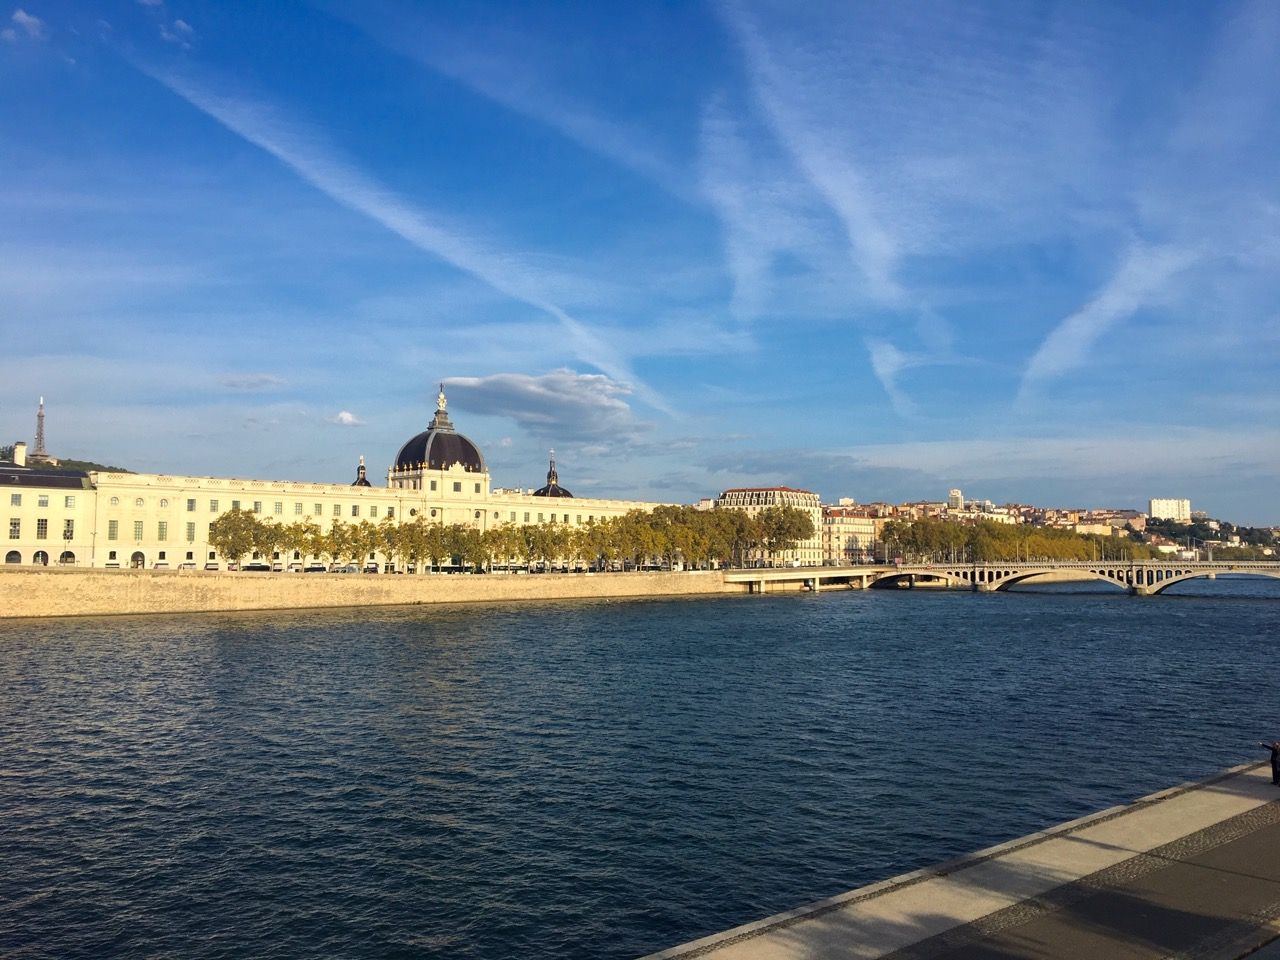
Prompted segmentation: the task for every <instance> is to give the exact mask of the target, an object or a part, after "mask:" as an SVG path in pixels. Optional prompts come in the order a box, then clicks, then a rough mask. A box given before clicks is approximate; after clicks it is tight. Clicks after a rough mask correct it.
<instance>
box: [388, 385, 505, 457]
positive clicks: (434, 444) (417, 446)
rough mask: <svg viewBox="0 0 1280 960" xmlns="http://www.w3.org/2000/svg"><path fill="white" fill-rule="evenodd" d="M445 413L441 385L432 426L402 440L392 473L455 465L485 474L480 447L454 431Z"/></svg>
mask: <svg viewBox="0 0 1280 960" xmlns="http://www.w3.org/2000/svg"><path fill="white" fill-rule="evenodd" d="M445 410H446V401H445V396H444V386H443V385H441V387H440V393H439V395H438V396H437V397H436V415H435V419H434V420H432V421H431V426H430V427H429V428H428V429H426V430H424V431H423V432H422V433H420V434H418V435H417V436H415V437H410V438H409V439H408V440H406V441H405V443H404V446H402V447H401V448H400V452H399V453H398V454H396V462H395V466H394V467H393V468H392V469H393V470H447V469H449V468H450V467H452V466H454V465H455V464H458V465H461V466H462V468H463V469H464V470H467V471H468V472H471V473H484V472H485V466H484V457H483V456H482V455H481V454H480V448H479V447H477V446H476V445H475V444H474V443H472V442H471V440H469V439H468V438H467V437H464V436H463V435H462V434H460V433H458V432H457V431H456V430H454V429H453V422H452V421H450V419H449V416H448V414H447V413H446V412H445Z"/></svg>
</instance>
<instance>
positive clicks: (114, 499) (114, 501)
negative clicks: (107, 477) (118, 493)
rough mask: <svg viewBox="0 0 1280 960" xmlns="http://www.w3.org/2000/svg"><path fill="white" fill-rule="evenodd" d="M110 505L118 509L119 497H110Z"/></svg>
mask: <svg viewBox="0 0 1280 960" xmlns="http://www.w3.org/2000/svg"><path fill="white" fill-rule="evenodd" d="M111 505H112V506H113V507H118V506H120V498H119V497H112V498H111Z"/></svg>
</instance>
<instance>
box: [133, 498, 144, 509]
mask: <svg viewBox="0 0 1280 960" xmlns="http://www.w3.org/2000/svg"><path fill="white" fill-rule="evenodd" d="M133 505H134V506H135V507H140V506H142V498H141V497H139V498H138V499H137V500H135V501H133Z"/></svg>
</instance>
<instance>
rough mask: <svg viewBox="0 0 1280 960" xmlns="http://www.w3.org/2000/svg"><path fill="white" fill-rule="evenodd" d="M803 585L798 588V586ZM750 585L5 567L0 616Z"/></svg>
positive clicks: (629, 578)
mask: <svg viewBox="0 0 1280 960" xmlns="http://www.w3.org/2000/svg"><path fill="white" fill-rule="evenodd" d="M795 589H799V587H798V586H797V587H796V588H795ZM744 592H746V588H745V587H743V586H741V585H738V584H727V583H725V581H724V576H723V575H722V574H721V573H720V572H719V571H698V572H682V573H602V574H537V575H519V576H516V575H503V574H488V575H483V576H466V575H445V574H427V575H418V576H395V575H386V574H378V575H373V574H307V573H300V574H292V573H274V574H273V573H247V572H245V573H212V572H209V573H205V572H203V571H191V570H74V569H71V570H66V569H53V568H36V569H31V568H20V569H8V570H6V569H3V568H0V618H3V617H67V616H103V615H110V614H139V613H212V612H226V611H235V610H293V609H307V608H324V607H362V606H395V605H409V604H436V603H494V602H502V601H511V600H575V599H597V600H598V599H610V598H619V599H621V598H635V597H686V596H706V595H714V594H737V593H744Z"/></svg>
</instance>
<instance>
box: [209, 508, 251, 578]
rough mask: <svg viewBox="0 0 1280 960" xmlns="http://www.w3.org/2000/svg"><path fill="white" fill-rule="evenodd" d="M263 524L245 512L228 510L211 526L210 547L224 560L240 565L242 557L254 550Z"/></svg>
mask: <svg viewBox="0 0 1280 960" xmlns="http://www.w3.org/2000/svg"><path fill="white" fill-rule="evenodd" d="M261 526H263V524H262V522H261V521H260V520H258V518H257V517H256V516H254V515H253V514H252V513H249V512H248V511H245V510H239V509H232V510H228V511H227V512H226V513H224V514H222V516H220V517H218V518H217V519H216V520H214V521H213V522H212V523H210V524H209V545H210V546H211V547H213V549H214V550H216V551H218V555H219V556H220V557H222V558H223V559H224V560H228V561H230V562H232V563H236V564H238V563H239V562H240V559H241V557H243V556H244V555H245V554H247V553H250V552H251V551H252V550H253V549H254V541H255V538H257V537H259V536H261V532H260V530H259V528H260V527H261Z"/></svg>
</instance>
